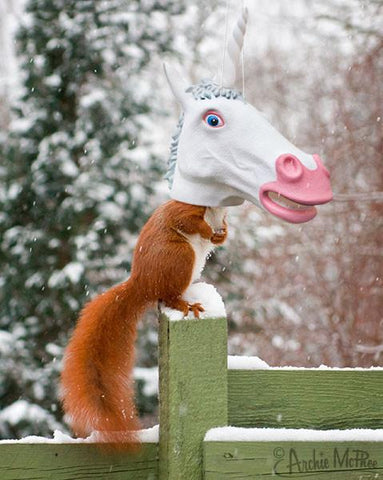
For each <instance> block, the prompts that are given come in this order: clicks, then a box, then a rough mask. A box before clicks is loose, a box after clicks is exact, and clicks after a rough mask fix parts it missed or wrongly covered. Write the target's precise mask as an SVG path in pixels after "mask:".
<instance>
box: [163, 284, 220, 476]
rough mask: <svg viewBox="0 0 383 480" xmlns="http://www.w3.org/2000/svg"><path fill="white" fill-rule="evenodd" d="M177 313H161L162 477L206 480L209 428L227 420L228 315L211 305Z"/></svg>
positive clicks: (209, 290)
mask: <svg viewBox="0 0 383 480" xmlns="http://www.w3.org/2000/svg"><path fill="white" fill-rule="evenodd" d="M206 287H209V286H206ZM208 292H210V294H215V295H217V294H216V292H215V290H214V292H213V291H212V290H211V289H208ZM200 301H201V302H202V299H201V300H200ZM203 304H204V306H205V307H206V305H205V303H204V302H203ZM174 313H175V312H172V311H167V310H165V311H164V312H163V313H162V314H161V316H160V334H159V348H160V360H159V367H160V440H159V480H176V479H177V480H186V479H187V480H202V478H203V439H204V436H205V433H206V431H207V430H208V429H210V428H212V427H213V426H223V425H227V322H226V316H225V314H224V309H223V313H222V311H221V312H218V314H217V310H215V314H214V312H212V311H211V310H209V309H208V308H207V309H206V314H207V315H206V314H203V315H202V317H203V318H200V319H194V318H192V319H184V320H181V319H179V320H178V321H174V320H175V319H174V318H173V319H172V317H173V314H174ZM207 316H208V318H206V317H207Z"/></svg>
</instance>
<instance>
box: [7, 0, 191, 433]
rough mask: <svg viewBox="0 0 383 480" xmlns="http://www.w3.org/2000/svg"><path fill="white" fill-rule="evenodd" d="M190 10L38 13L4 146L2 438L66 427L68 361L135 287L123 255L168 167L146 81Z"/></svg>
mask: <svg viewBox="0 0 383 480" xmlns="http://www.w3.org/2000/svg"><path fill="white" fill-rule="evenodd" d="M182 5H183V3H182V2H177V1H167V2H163V1H162V0H150V1H145V2H140V1H138V0H130V1H127V0H109V1H97V2H94V1H91V0H30V1H29V2H28V4H27V13H28V14H27V16H26V17H25V22H24V24H23V25H22V27H21V29H20V32H19V37H18V41H19V50H20V52H21V58H22V72H23V83H24V87H25V88H24V94H23V97H22V99H21V100H20V102H19V104H18V106H17V113H16V115H15V118H14V119H13V121H12V123H11V126H10V132H9V133H8V135H7V136H6V138H4V137H3V138H2V139H1V157H0V158H1V165H0V177H1V183H2V185H3V187H2V190H1V191H0V206H1V209H0V210H1V214H0V242H1V249H0V259H1V260H0V261H1V266H2V268H1V271H0V287H1V293H0V355H1V359H2V369H1V372H0V409H4V408H5V407H7V409H6V410H7V414H5V413H4V414H3V415H0V434H2V435H3V436H6V437H9V436H20V435H23V434H26V433H34V434H47V433H49V432H50V431H51V429H52V428H55V427H56V426H57V421H60V410H59V408H58V406H57V392H56V387H57V376H58V372H59V363H60V362H59V361H57V362H56V358H57V359H58V360H59V359H60V358H61V355H62V350H63V346H64V345H65V344H66V342H67V336H68V332H69V331H70V330H71V328H72V326H73V325H74V321H75V319H76V317H77V315H78V311H79V309H80V308H81V306H82V305H83V304H84V303H85V302H86V300H87V297H88V296H90V295H91V294H93V293H94V289H95V288H96V287H97V288H98V289H102V288H105V287H108V286H110V285H111V284H113V283H116V282H117V281H121V280H123V279H124V277H126V275H127V271H128V270H129V262H130V258H129V257H126V258H124V259H123V261H122V255H123V254H124V253H125V252H127V251H129V252H131V247H132V241H133V240H134V235H135V234H136V232H137V231H138V229H139V228H140V227H141V226H142V224H143V222H144V221H145V219H146V216H147V214H148V213H150V210H151V208H152V205H148V202H147V198H148V196H149V195H150V194H152V192H153V191H154V186H155V184H156V181H157V180H158V178H159V176H160V173H161V169H162V170H163V169H164V167H165V165H162V164H160V163H159V162H158V161H157V159H156V158H155V157H154V155H151V154H150V148H149V147H150V140H147V142H146V143H145V138H140V135H139V134H140V131H141V130H142V125H143V123H144V122H145V125H147V123H148V113H149V112H150V109H151V96H153V95H154V94H153V93H152V92H151V91H150V88H149V87H148V84H144V83H143V82H142V81H138V79H139V78H141V77H140V75H141V74H142V71H143V70H145V68H146V67H147V65H148V64H149V62H150V58H151V56H152V55H155V54H157V53H160V52H164V51H171V50H172V48H173V38H172V32H171V30H170V29H168V28H167V22H168V20H169V18H170V16H172V15H178V14H179V13H182ZM162 162H163V159H162ZM127 246H128V247H129V248H127ZM20 399H21V400H20ZM36 405H39V407H41V408H40V410H39V412H38V413H36V411H35V410H33V409H32V410H31V407H36ZM12 408H13V409H14V411H13V415H12ZM28 412H29V413H28ZM31 412H32V413H31ZM30 417H33V427H32V426H31V422H30V420H29V418H30ZM10 419H13V420H10Z"/></svg>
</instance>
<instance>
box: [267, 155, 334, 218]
mask: <svg viewBox="0 0 383 480" xmlns="http://www.w3.org/2000/svg"><path fill="white" fill-rule="evenodd" d="M313 158H314V160H315V163H316V164H317V168H316V169H315V170H310V169H308V168H307V167H305V166H304V165H303V164H302V163H301V162H300V161H299V160H298V159H297V158H296V157H295V156H294V155H291V154H289V153H287V154H283V155H280V156H279V157H278V158H277V160H276V162H275V169H276V173H277V180H276V181H275V182H269V183H265V184H264V185H262V187H261V189H260V191H259V199H260V202H261V204H262V205H263V206H264V208H266V210H268V211H269V212H270V213H272V214H274V215H276V216H277V217H279V218H282V219H283V220H287V221H288V222H290V223H303V222H308V221H309V220H311V219H313V218H314V217H315V215H316V213H317V211H316V208H315V205H320V204H323V203H327V202H329V201H330V200H332V197H333V194H332V190H331V185H330V174H329V172H328V170H327V169H326V167H325V166H324V165H323V163H322V161H321V159H320V157H319V155H313Z"/></svg>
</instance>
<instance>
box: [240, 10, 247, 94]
mask: <svg viewBox="0 0 383 480" xmlns="http://www.w3.org/2000/svg"><path fill="white" fill-rule="evenodd" d="M241 7H242V11H243V10H244V8H245V2H244V0H242V1H241ZM245 44H246V32H245V35H244V37H243V44H242V50H241V69H242V71H241V74H242V96H243V99H244V100H246V96H245Z"/></svg>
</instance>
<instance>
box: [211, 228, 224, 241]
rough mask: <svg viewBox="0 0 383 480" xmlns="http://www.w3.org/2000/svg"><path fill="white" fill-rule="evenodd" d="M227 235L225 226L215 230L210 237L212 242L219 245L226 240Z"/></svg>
mask: <svg viewBox="0 0 383 480" xmlns="http://www.w3.org/2000/svg"><path fill="white" fill-rule="evenodd" d="M226 237H227V228H226V227H223V228H220V229H219V230H214V233H213V236H212V237H211V238H210V241H211V243H214V244H215V245H219V244H221V243H223V242H224V241H225V240H226Z"/></svg>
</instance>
